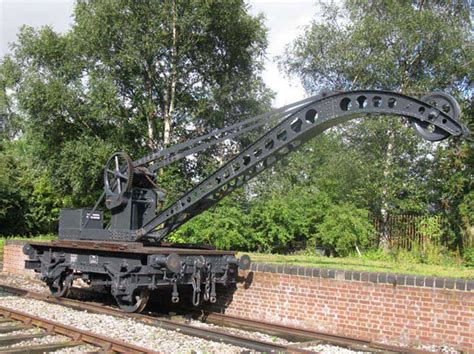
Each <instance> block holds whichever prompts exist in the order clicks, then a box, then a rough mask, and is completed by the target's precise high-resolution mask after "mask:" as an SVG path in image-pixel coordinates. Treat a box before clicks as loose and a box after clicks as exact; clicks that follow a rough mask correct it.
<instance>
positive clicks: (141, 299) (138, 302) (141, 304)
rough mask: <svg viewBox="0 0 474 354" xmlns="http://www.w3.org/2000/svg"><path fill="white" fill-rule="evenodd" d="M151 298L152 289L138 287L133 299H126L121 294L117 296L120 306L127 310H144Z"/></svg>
mask: <svg viewBox="0 0 474 354" xmlns="http://www.w3.org/2000/svg"><path fill="white" fill-rule="evenodd" d="M149 298H150V289H148V288H141V289H136V290H135V291H134V293H133V294H132V300H131V301H125V300H123V298H122V297H120V296H115V300H116V301H117V304H118V306H119V307H120V309H121V310H123V311H125V312H142V311H143V309H144V308H145V306H146V304H147V303H148V299H149Z"/></svg>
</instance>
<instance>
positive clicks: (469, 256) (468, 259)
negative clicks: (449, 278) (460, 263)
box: [463, 247, 474, 268]
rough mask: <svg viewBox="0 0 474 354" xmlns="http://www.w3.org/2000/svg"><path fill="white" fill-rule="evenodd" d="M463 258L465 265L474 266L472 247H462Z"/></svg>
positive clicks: (473, 250) (473, 249) (473, 248)
mask: <svg viewBox="0 0 474 354" xmlns="http://www.w3.org/2000/svg"><path fill="white" fill-rule="evenodd" d="M463 259H464V265H465V266H466V267H472V268H474V247H468V248H466V249H464V254H463Z"/></svg>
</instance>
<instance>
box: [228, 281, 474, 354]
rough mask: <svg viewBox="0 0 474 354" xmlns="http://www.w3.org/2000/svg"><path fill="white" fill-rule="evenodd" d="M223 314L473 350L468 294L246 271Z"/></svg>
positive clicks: (473, 317)
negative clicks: (248, 274) (247, 280)
mask: <svg viewBox="0 0 474 354" xmlns="http://www.w3.org/2000/svg"><path fill="white" fill-rule="evenodd" d="M252 273H253V281H252V283H251V284H250V286H249V287H248V288H246V286H245V285H243V284H239V285H238V290H237V291H236V292H235V293H234V294H233V295H232V301H231V302H230V303H229V304H228V305H227V308H226V309H225V313H226V314H229V315H233V316H238V317H243V318H251V319H256V320H260V321H265V322H273V323H278V324H283V325H290V326H293V327H300V328H305V329H311V330H317V331H321V332H326V333H331V334H338V335H343V336H351V337H357V338H360V339H368V340H372V341H375V342H388V343H394V344H402V345H405V346H413V345H418V344H436V345H448V346H451V347H454V348H457V349H459V350H463V351H467V352H473V353H474V292H473V291H459V290H447V289H436V288H426V287H417V286H400V285H389V284H377V283H371V282H368V281H347V280H338V279H328V278H314V277H308V276H297V275H288V274H279V273H266V272H252Z"/></svg>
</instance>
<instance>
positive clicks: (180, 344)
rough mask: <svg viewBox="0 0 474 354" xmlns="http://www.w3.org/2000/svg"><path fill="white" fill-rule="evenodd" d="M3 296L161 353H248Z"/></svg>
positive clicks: (12, 304) (11, 303) (6, 302)
mask: <svg viewBox="0 0 474 354" xmlns="http://www.w3.org/2000/svg"><path fill="white" fill-rule="evenodd" d="M0 296H2V299H1V303H2V306H5V307H8V308H11V309H20V310H21V311H22V312H26V313H29V314H32V315H35V316H39V317H42V318H46V319H49V320H52V321H56V322H59V323H63V324H67V325H70V326H73V327H76V328H79V329H82V330H87V331H91V332H94V333H99V334H102V335H105V336H109V337H113V338H120V339H121V340H123V341H125V342H128V343H133V344H135V345H139V346H142V347H145V348H148V349H152V350H159V351H160V352H162V353H176V352H180V353H191V352H195V353H240V352H242V350H247V349H245V348H241V347H236V346H233V345H228V344H223V343H217V342H212V341H208V340H205V339H201V338H195V337H191V336H187V335H183V334H181V333H179V332H178V331H169V330H164V329H161V328H158V327H154V326H149V325H145V324H142V323H139V322H137V321H134V320H132V319H124V318H117V317H113V316H109V315H101V314H92V313H87V312H86V311H77V310H73V309H69V308H66V307H62V306H59V305H54V304H48V303H46V302H43V301H38V300H33V299H24V298H21V297H18V296H11V295H6V294H3V295H0ZM44 338H48V337H44ZM41 339H43V338H41Z"/></svg>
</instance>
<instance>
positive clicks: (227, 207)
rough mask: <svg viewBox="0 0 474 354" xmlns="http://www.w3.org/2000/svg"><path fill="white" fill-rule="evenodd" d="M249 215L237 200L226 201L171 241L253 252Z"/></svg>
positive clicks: (202, 215)
mask: <svg viewBox="0 0 474 354" xmlns="http://www.w3.org/2000/svg"><path fill="white" fill-rule="evenodd" d="M247 218H248V216H247V214H246V213H244V212H243V211H242V208H241V207H239V204H238V203H236V199H235V197H234V196H233V197H232V198H225V199H224V200H223V201H222V202H221V203H220V204H219V206H218V207H216V208H214V209H212V210H209V211H207V212H205V213H203V214H201V215H199V216H197V217H196V218H195V219H193V220H192V221H190V222H188V223H186V224H184V225H183V226H182V227H181V228H179V229H178V230H177V231H176V232H175V233H174V234H173V235H171V236H170V238H169V239H170V241H172V242H178V243H184V242H186V243H193V244H199V245H212V246H215V247H217V248H219V249H225V250H229V249H249V248H250V247H251V245H252V235H251V234H248V230H247V229H246V226H247V225H248V221H247Z"/></svg>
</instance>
